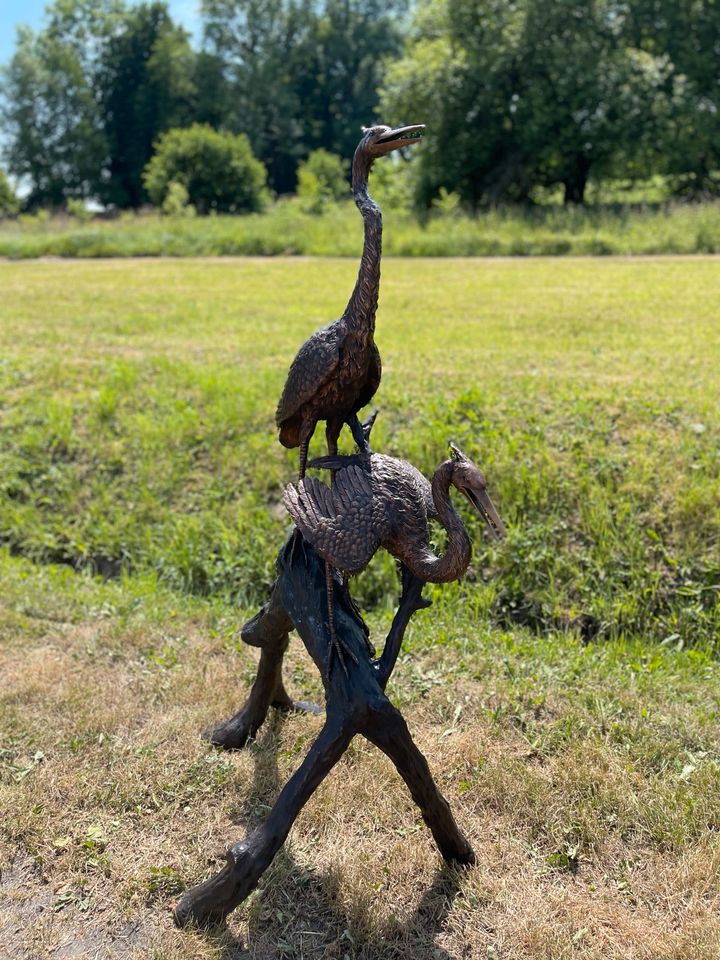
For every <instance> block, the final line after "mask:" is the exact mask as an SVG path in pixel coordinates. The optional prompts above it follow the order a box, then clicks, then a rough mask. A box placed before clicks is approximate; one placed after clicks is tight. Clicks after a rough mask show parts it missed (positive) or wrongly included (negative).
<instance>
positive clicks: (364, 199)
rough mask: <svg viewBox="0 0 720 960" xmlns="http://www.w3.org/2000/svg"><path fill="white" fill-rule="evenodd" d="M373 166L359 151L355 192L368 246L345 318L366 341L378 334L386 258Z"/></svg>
mask: <svg viewBox="0 0 720 960" xmlns="http://www.w3.org/2000/svg"><path fill="white" fill-rule="evenodd" d="M371 166H372V160H370V159H368V157H367V155H366V154H365V153H364V151H361V150H360V149H358V150H356V151H355V156H354V157H353V167H352V191H353V198H354V200H355V203H356V204H357V208H358V210H359V211H360V213H361V214H362V218H363V220H364V222H365V243H364V245H363V252H362V259H361V261H360V270H359V272H358V278H357V281H356V282H355V289H354V290H353V292H352V295H351V297H350V300H349V301H348V305H347V307H346V308H345V314H344V316H345V320H346V323H347V324H348V327H349V328H350V329H352V330H353V331H355V332H356V333H357V334H358V336H359V337H360V338H361V339H364V340H367V339H370V338H371V337H372V335H373V334H374V332H375V313H376V312H377V305H378V295H379V292H380V257H381V255H382V213H381V212H380V207H378V205H377V204H376V203H375V201H374V200H373V199H372V197H371V196H370V194H369V193H368V176H369V174H370V168H371Z"/></svg>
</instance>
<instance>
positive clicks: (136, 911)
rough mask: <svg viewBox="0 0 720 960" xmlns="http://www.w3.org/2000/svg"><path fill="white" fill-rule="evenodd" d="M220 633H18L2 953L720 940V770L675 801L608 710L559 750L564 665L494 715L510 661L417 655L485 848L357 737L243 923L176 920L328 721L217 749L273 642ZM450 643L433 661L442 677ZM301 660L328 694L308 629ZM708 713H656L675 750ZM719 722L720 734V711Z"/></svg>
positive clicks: (4, 669) (437, 951)
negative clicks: (456, 662)
mask: <svg viewBox="0 0 720 960" xmlns="http://www.w3.org/2000/svg"><path fill="white" fill-rule="evenodd" d="M4 622H5V624H6V625H7V623H8V621H7V620H5V621H4ZM211 633H212V631H209V630H207V629H205V628H204V627H203V624H202V622H198V623H195V624H193V623H192V622H187V623H183V624H181V625H176V627H175V629H174V632H173V636H172V638H168V636H167V635H165V634H163V632H162V631H161V630H160V628H159V627H157V626H147V625H146V626H140V625H138V624H135V625H132V624H130V625H125V626H123V625H121V624H119V623H116V622H113V621H107V620H96V621H91V622H86V623H81V624H77V625H70V624H63V623H47V622H45V623H44V624H42V628H41V629H36V630H35V631H34V635H33V636H32V637H30V638H28V636H27V632H25V641H24V644H23V647H22V649H21V648H20V646H19V644H17V643H15V642H14V641H13V639H12V635H13V631H10V632H9V635H8V639H7V641H6V642H5V643H4V644H3V645H2V647H1V648H0V676H2V705H3V713H2V717H3V728H4V730H3V733H4V739H3V742H4V745H5V747H6V750H5V752H4V754H3V757H4V767H3V778H2V785H1V786H0V806H2V809H3V810H4V811H5V814H4V817H5V822H4V827H3V830H2V845H1V846H0V857H1V860H0V862H1V863H2V865H3V874H2V883H1V884H0V956H2V957H3V958H4V957H7V958H13V960H16V958H21V957H33V958H34V957H38V958H39V957H46V956H49V957H53V958H69V957H83V958H95V957H98V958H100V957H103V958H104V957H122V958H123V960H130V958H138V960H139V958H141V957H142V958H163V960H164V958H168V960H170V958H178V960H190V958H193V960H194V958H197V960H201V958H202V960H205V958H226V960H229V958H235V957H238V958H239V957H253V958H272V957H296V958H307V960H310V958H321V957H322V958H344V957H346V956H347V957H352V958H363V960H371V958H378V960H380V958H383V960H385V958H387V960H390V958H392V960H415V958H418V960H425V958H427V960H431V958H432V960H435V958H441V960H449V958H453V960H455V958H458V960H459V958H464V960H465V958H467V960H470V958H483V960H487V958H491V960H492V958H518V960H520V958H528V960H530V958H532V960H560V958H570V957H582V958H601V957H602V958H609V957H612V958H627V960H641V958H642V960H644V958H657V960H660V958H662V960H666V958H667V960H669V958H678V960H679V958H683V960H701V958H702V960H711V958H713V960H715V958H717V956H718V943H720V842H719V838H718V833H717V827H718V825H720V801H718V798H717V797H716V796H715V795H714V792H715V791H714V790H712V789H706V790H703V788H702V783H700V785H699V787H698V791H697V794H696V795H694V794H693V792H692V790H689V791H688V794H687V797H686V800H685V804H686V805H685V807H683V805H682V803H680V804H679V805H678V802H676V801H677V798H676V797H675V795H674V794H673V796H672V797H670V794H671V793H672V791H673V790H674V789H675V787H676V786H677V778H674V779H672V778H671V779H668V778H667V777H664V776H662V775H661V773H660V772H658V771H657V770H655V771H654V770H653V769H652V762H651V760H648V761H647V765H646V766H643V763H641V762H639V759H638V757H636V758H635V760H632V759H631V758H630V756H629V755H628V752H627V750H626V749H625V747H623V746H621V745H619V743H618V742H617V737H615V738H614V737H613V735H612V732H611V731H610V730H609V729H606V730H605V732H603V731H602V729H601V726H602V724H599V725H598V728H597V729H595V730H592V729H587V730H586V731H585V732H584V734H583V735H582V736H579V735H578V736H574V737H569V738H567V739H566V741H565V742H564V743H558V744H557V745H555V746H552V747H551V748H547V749H546V748H543V749H541V750H540V751H538V749H537V748H536V747H533V745H532V743H531V742H530V741H531V740H532V739H533V737H535V738H537V736H540V735H541V734H546V735H549V733H550V732H552V730H554V729H555V727H557V725H558V724H561V723H563V722H564V721H565V720H566V719H567V717H568V716H570V715H571V713H572V712H573V710H574V709H575V707H573V705H572V704H571V703H570V701H569V699H568V694H567V692H566V691H564V690H563V688H562V686H561V685H556V687H554V689H553V692H552V695H551V696H549V697H547V698H546V699H545V701H544V703H543V705H542V707H541V708H538V707H536V708H535V709H534V712H532V714H528V717H529V716H532V717H534V723H535V727H534V728H533V731H532V733H529V728H528V721H527V718H526V720H525V721H522V720H518V719H517V715H516V717H515V719H514V720H513V719H508V720H507V722H504V721H502V720H501V721H498V719H497V711H496V710H495V711H494V709H493V704H497V703H498V702H500V701H503V700H506V699H507V698H506V693H507V691H506V690H505V689H503V688H502V687H500V686H499V674H498V673H494V672H493V671H490V673H489V674H488V676H487V677H485V678H482V679H471V678H470V677H469V676H468V675H467V672H466V673H465V674H464V675H459V676H457V677H456V682H455V683H454V684H453V683H451V684H450V685H449V686H445V685H442V684H436V685H434V686H432V687H431V689H430V690H429V692H428V693H427V695H425V696H416V695H413V694H412V693H411V691H410V689H409V688H408V687H407V686H406V685H404V679H403V670H404V668H405V666H406V665H404V664H401V666H400V668H399V672H398V678H397V681H396V693H400V694H401V699H402V698H403V694H404V699H406V700H408V701H411V702H409V703H408V706H407V707H406V712H407V716H408V721H409V723H410V726H411V729H412V730H413V731H414V733H415V735H416V738H417V741H418V743H419V745H420V747H421V748H422V750H423V751H424V752H425V754H426V755H427V756H428V758H429V761H430V764H431V767H432V769H433V771H434V772H435V774H436V776H437V778H438V780H439V782H440V783H441V786H442V789H443V791H444V793H445V794H446V796H447V797H448V799H449V800H450V801H451V803H452V805H453V808H454V810H455V811H456V813H457V816H458V819H459V821H460V822H461V824H462V826H463V827H464V829H465V830H466V831H467V832H468V834H469V835H470V837H471V838H472V841H473V844H474V846H475V849H476V852H477V855H478V864H477V866H476V867H474V868H473V869H471V870H468V871H465V872H461V873H460V872H454V871H449V870H447V869H445V868H443V867H442V864H441V861H440V859H439V857H438V854H437V851H436V850H435V848H434V846H433V843H432V839H431V837H430V835H429V833H428V831H427V830H426V829H425V828H424V826H423V825H422V823H421V822H419V819H418V815H417V811H416V809H415V808H414V806H413V804H412V802H411V800H410V798H409V796H408V795H407V793H406V791H405V788H404V787H403V785H402V784H401V782H400V781H399V779H398V777H397V775H396V774H395V772H394V770H393V769H392V767H391V765H390V764H389V762H388V761H387V760H386V759H385V758H384V757H383V756H382V755H381V754H379V753H378V752H377V751H376V750H375V749H374V748H372V747H370V746H369V745H368V744H367V743H366V742H365V741H362V740H356V741H355V742H354V743H353V745H352V747H351V750H350V751H349V752H348V754H347V755H346V756H345V758H344V759H343V761H342V762H341V763H340V764H339V766H338V767H337V768H336V770H335V771H334V773H333V775H332V776H331V777H330V778H329V779H328V780H327V781H326V782H325V783H324V784H323V786H322V787H321V789H320V790H319V791H318V793H317V794H316V796H315V797H314V798H313V799H312V801H311V802H310V804H309V805H308V807H307V809H306V810H305V811H304V813H303V814H302V816H301V817H300V819H299V821H298V823H297V825H296V826H295V828H294V829H293V831H292V833H291V836H290V839H289V841H288V843H287V845H286V847H285V849H284V850H283V851H282V852H281V854H279V855H278V857H277V858H276V861H275V863H274V864H273V865H272V867H271V869H270V870H269V871H268V873H267V874H266V876H265V877H264V879H263V881H262V883H261V887H260V889H259V891H258V892H256V893H255V894H254V895H253V896H252V897H251V899H250V900H249V901H248V902H247V903H246V904H245V905H243V906H242V907H241V908H240V909H239V910H238V911H237V912H236V913H235V914H234V915H233V916H232V917H231V919H230V922H229V924H228V927H227V930H225V931H222V932H220V931H215V932H213V933H202V932H189V933H188V932H179V931H177V930H175V929H174V928H173V926H172V922H171V917H170V913H169V907H170V905H171V904H172V902H173V901H174V899H175V897H176V896H177V893H178V891H179V890H180V889H181V888H182V885H183V884H186V883H194V882H196V881H198V880H199V879H200V878H202V877H203V876H204V875H206V874H207V873H208V872H209V871H210V870H211V869H213V868H216V867H217V864H218V863H219V862H220V860H221V858H222V852H223V849H224V848H225V846H226V845H227V843H228V842H230V841H233V840H235V839H238V838H239V837H241V836H242V835H243V834H244V832H245V831H246V830H247V829H248V828H250V827H252V825H253V824H255V823H257V822H258V821H259V820H260V819H261V818H262V817H263V816H264V814H265V812H266V810H267V805H268V804H271V803H272V802H273V799H274V797H275V796H276V794H277V792H278V790H279V788H280V787H281V786H282V784H283V783H284V782H285V780H286V779H287V777H288V776H289V774H290V773H291V771H292V770H293V769H294V768H295V767H296V766H297V764H298V762H299V759H300V758H301V756H302V755H303V753H304V752H305V751H306V750H307V749H308V747H309V744H310V743H311V742H312V739H313V737H314V736H315V734H316V733H317V731H318V729H319V726H320V724H321V722H322V721H321V719H320V718H313V717H308V716H294V717H289V718H287V719H285V718H281V717H280V716H278V715H273V716H272V717H271V718H270V719H269V721H268V722H267V724H266V726H265V727H264V728H263V730H262V731H261V734H260V737H259V739H258V741H257V742H256V743H255V744H253V745H252V746H251V747H250V748H249V749H247V750H245V751H243V752H240V753H235V754H228V753H217V752H215V751H213V750H211V749H209V748H208V747H207V746H206V745H205V744H204V743H203V742H202V741H201V740H200V739H199V736H198V734H199V732H200V731H201V730H203V729H204V728H205V727H207V726H208V725H209V724H211V723H212V722H214V721H216V720H218V719H220V718H222V717H224V716H225V715H229V714H230V713H231V712H233V711H234V710H235V709H236V708H237V706H238V704H239V702H240V701H241V700H242V698H243V696H244V693H245V691H246V688H247V681H248V679H249V678H250V677H251V676H252V669H253V664H254V662H255V652H254V651H250V650H244V649H240V650H238V649H237V648H236V647H234V646H233V645H229V644H228V642H227V639H220V638H218V637H213V636H211V635H210V634H211ZM163 650H164V651H165V652H164V653H163V652H162V651H163ZM158 651H160V652H158ZM443 656H445V657H449V656H451V652H450V651H448V652H447V653H446V654H444V655H443V654H439V653H438V652H437V651H436V652H435V654H434V655H433V657H432V658H430V657H429V656H428V657H426V660H425V661H424V662H421V663H420V664H419V670H420V672H422V671H423V670H425V671H426V672H427V673H428V674H429V675H433V672H434V671H437V670H438V669H439V668H440V667H442V664H443ZM498 659H499V658H498ZM477 665H478V667H479V668H482V663H481V661H480V659H479V660H478V664H477ZM288 667H289V669H288V670H287V674H288V676H290V677H292V676H293V675H294V676H295V677H296V678H299V679H300V680H301V683H302V693H303V695H308V693H309V694H310V695H313V696H315V697H317V696H318V693H319V684H318V681H317V678H316V677H314V676H313V674H312V668H311V665H309V661H308V659H307V657H306V656H305V654H304V651H302V649H301V648H300V647H299V644H298V643H295V644H294V645H293V648H292V650H291V653H290V655H289V661H288ZM465 667H466V668H468V667H470V668H472V664H468V663H466V664H465ZM587 679H588V684H587V689H588V690H591V689H592V681H593V677H592V676H589V677H588V678H587ZM595 680H596V681H599V680H600V677H599V676H598V677H595ZM712 682H713V683H714V682H715V676H714V675H713V678H712ZM296 687H297V684H296ZM698 689H700V688H698ZM708 689H711V688H708ZM645 702H646V703H648V704H650V706H651V709H652V698H651V699H650V700H648V699H647V698H646V699H645ZM457 704H459V705H460V706H461V710H460V711H458V710H457V706H456V705H457ZM653 715H654V716H656V714H655V713H653ZM698 717H699V714H698V713H697V710H696V709H695V708H693V707H690V706H687V707H686V706H684V705H683V704H682V703H681V702H674V703H673V704H672V711H671V712H670V713H667V714H663V716H662V718H661V719H659V720H657V721H656V724H655V730H654V735H655V737H656V740H657V749H658V750H660V751H661V752H662V749H663V746H664V740H665V739H666V738H672V737H674V736H675V732H674V731H675V730H676V725H677V726H678V727H679V726H682V727H683V729H685V730H686V731H687V730H688V729H694V728H695V727H694V725H697V723H698ZM708 724H709V725H710V728H711V729H707V726H708ZM704 725H705V727H706V729H705V733H706V734H708V735H710V736H713V735H716V733H717V726H718V719H717V716H715V717H714V718H713V717H708V716H705V720H704ZM40 744H42V754H43V755H42V756H39V755H38V752H37V751H38V750H39V749H40V747H39V746H38V745H40ZM703 805H704V806H703ZM683 809H685V810H686V813H687V817H686V819H687V822H686V823H685V824H684V827H683V824H682V823H676V824H675V826H674V827H673V826H672V825H673V822H674V820H673V818H675V819H680V820H682V816H683V814H682V811H683ZM653 810H655V813H653ZM658 819H659V820H661V821H662V823H663V824H664V825H665V828H666V835H664V836H663V834H662V832H660V831H658V830H657V829H655V827H656V826H657V820H658ZM668 824H669V825H668ZM713 826H714V829H712V827H713ZM563 857H564V858H565V859H563Z"/></svg>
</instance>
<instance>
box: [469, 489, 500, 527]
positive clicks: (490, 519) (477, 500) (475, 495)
mask: <svg viewBox="0 0 720 960" xmlns="http://www.w3.org/2000/svg"><path fill="white" fill-rule="evenodd" d="M463 493H464V494H465V496H466V497H467V498H468V500H469V501H470V503H471V504H472V505H473V506H474V507H475V509H476V510H477V512H478V513H479V514H480V516H481V517H482V518H483V520H484V521H485V525H486V526H487V528H488V530H489V531H490V536H491V537H492V538H493V540H502V538H503V537H505V536H507V530H506V529H505V524H504V523H503V522H502V520H501V519H500V515H499V514H498V512H497V510H496V509H495V507H494V506H493V502H492V500H491V499H490V497H489V496H488V493H487V490H467V489H466V490H464V491H463Z"/></svg>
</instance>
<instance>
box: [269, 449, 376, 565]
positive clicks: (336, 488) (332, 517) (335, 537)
mask: <svg viewBox="0 0 720 960" xmlns="http://www.w3.org/2000/svg"><path fill="white" fill-rule="evenodd" d="M283 501H284V503H285V506H286V508H287V510H288V513H289V514H290V515H291V517H292V518H293V520H294V521H295V523H296V524H297V526H298V528H299V529H300V532H301V533H302V535H303V537H304V538H305V539H306V540H307V541H308V542H309V543H311V544H312V545H313V546H314V547H315V549H316V550H317V552H318V553H319V554H320V556H321V557H322V558H323V559H324V560H327V561H328V562H329V563H331V564H332V565H333V566H334V567H336V568H337V569H338V570H345V571H347V572H348V573H358V572H359V571H360V570H362V569H364V568H365V567H366V566H367V565H368V563H369V562H370V560H371V559H372V557H373V555H374V554H375V551H376V550H377V549H378V547H379V546H380V532H379V531H378V530H377V529H376V524H375V523H374V512H373V506H374V504H373V488H372V483H371V480H370V477H369V476H368V474H367V473H365V472H364V471H363V470H361V469H360V468H359V467H356V466H353V467H349V468H348V469H347V470H341V471H339V472H338V473H337V474H336V475H335V481H334V485H333V488H332V489H330V488H329V487H327V486H326V485H325V484H324V483H322V481H320V480H317V479H315V478H314V477H306V478H305V479H304V480H301V481H300V483H299V484H298V486H297V487H295V486H293V485H292V484H289V485H288V486H287V487H286V488H285V495H284V497H283Z"/></svg>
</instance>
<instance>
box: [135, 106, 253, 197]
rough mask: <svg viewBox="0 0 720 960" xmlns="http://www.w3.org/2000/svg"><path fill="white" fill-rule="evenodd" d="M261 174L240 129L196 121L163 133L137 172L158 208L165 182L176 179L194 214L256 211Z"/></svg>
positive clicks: (167, 184)
mask: <svg viewBox="0 0 720 960" xmlns="http://www.w3.org/2000/svg"><path fill="white" fill-rule="evenodd" d="M266 178H267V174H266V170H265V167H264V166H263V164H262V163H261V162H260V161H259V160H258V159H257V158H256V157H255V156H254V155H253V152H252V149H251V147H250V141H249V140H248V138H247V137H246V136H245V134H244V133H243V134H240V135H239V136H234V135H233V134H231V133H225V132H222V131H218V130H213V129H212V127H209V126H207V125H204V124H199V123H195V124H193V126H192V127H188V128H187V129H183V130H180V129H177V130H169V131H168V132H167V133H166V134H164V135H163V136H162V137H161V138H160V140H159V141H158V144H157V147H156V150H155V155H154V156H153V158H152V160H151V161H150V163H148V165H147V166H146V167H145V172H144V173H143V181H144V183H145V189H146V190H147V192H148V194H149V196H150V199H151V200H152V202H153V203H154V204H156V205H157V206H159V207H162V206H163V204H164V203H165V202H166V200H167V199H168V194H169V193H170V190H171V185H173V184H176V185H177V184H179V185H181V186H182V187H184V189H185V190H186V192H187V201H189V202H190V203H192V204H193V205H194V207H195V209H196V210H197V212H198V213H200V214H207V213H210V212H211V211H215V212H218V213H239V212H257V211H259V210H261V209H262V207H263V206H264V202H265V198H266V186H265V184H266ZM173 189H175V190H176V189H177V187H175V188H173Z"/></svg>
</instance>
